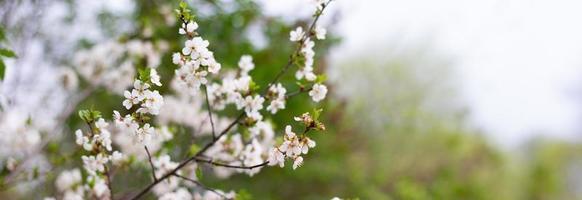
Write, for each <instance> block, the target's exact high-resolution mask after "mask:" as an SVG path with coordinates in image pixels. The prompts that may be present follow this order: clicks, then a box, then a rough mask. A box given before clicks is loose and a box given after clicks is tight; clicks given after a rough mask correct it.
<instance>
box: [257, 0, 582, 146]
mask: <svg viewBox="0 0 582 200" xmlns="http://www.w3.org/2000/svg"><path fill="white" fill-rule="evenodd" d="M305 2H308V0H303V1H302V0H298V1H267V3H266V6H265V7H266V8H267V10H268V11H269V12H272V13H283V14H284V15H295V16H301V15H303V16H306V15H308V13H309V11H308V10H306V9H305V6H304V5H300V4H305ZM334 3H335V4H336V5H334V6H336V7H338V8H335V9H336V11H340V13H341V20H340V21H339V23H338V24H336V25H335V26H336V27H334V28H333V29H334V30H335V31H336V32H337V33H339V34H340V35H341V36H342V37H343V43H342V44H341V46H340V47H338V48H336V50H335V51H336V52H334V54H333V55H334V57H336V58H341V57H346V56H349V55H353V54H354V53H356V52H362V51H366V50H369V49H370V48H371V47H372V46H374V45H378V44H380V45H404V46H407V45H410V46H417V45H424V44H426V43H429V44H430V45H431V49H433V50H436V51H439V55H440V54H444V55H448V56H449V57H450V58H451V59H452V61H453V63H454V66H453V67H454V70H455V71H456V72H457V73H456V74H457V76H458V77H457V78H458V79H459V80H460V81H458V82H460V83H461V84H460V86H459V89H460V90H461V93H462V98H464V100H465V102H466V103H467V104H468V106H469V109H470V118H471V121H472V122H473V123H474V124H475V126H476V127H478V128H480V129H482V130H484V132H485V133H487V137H490V138H492V139H493V141H494V142H495V143H498V144H500V145H502V146H505V147H510V148H511V147H516V146H519V145H522V144H524V143H525V142H527V141H528V140H530V139H531V138H533V137H536V136H541V137H552V138H560V139H564V140H578V139H579V136H578V135H580V132H579V131H577V129H580V128H582V126H581V125H580V124H581V123H579V122H578V121H580V120H582V118H581V116H582V115H580V114H581V112H580V111H582V98H581V96H582V81H581V80H582V23H579V19H582V12H580V10H582V2H581V1H567V0H554V1H543V0H482V1H472V0H464V1H461V0H441V1H431V0H407V1H401V0H399V1H397V0H363V1H348V0H337V1H336V2H334ZM304 13H307V14H304Z"/></svg>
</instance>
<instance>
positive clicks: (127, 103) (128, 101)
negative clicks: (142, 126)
mask: <svg viewBox="0 0 582 200" xmlns="http://www.w3.org/2000/svg"><path fill="white" fill-rule="evenodd" d="M123 96H124V97H125V100H124V101H123V106H124V107H125V108H126V109H128V110H129V109H130V108H131V107H132V106H133V105H134V104H139V102H140V101H141V100H142V98H143V96H141V95H140V92H139V91H137V90H133V91H131V92H129V91H127V90H126V91H125V92H123Z"/></svg>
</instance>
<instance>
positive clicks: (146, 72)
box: [138, 67, 151, 83]
mask: <svg viewBox="0 0 582 200" xmlns="http://www.w3.org/2000/svg"><path fill="white" fill-rule="evenodd" d="M138 73H139V80H140V81H142V82H144V83H149V82H150V80H151V79H150V73H151V70H150V69H149V68H146V67H144V68H140V69H139V70H138Z"/></svg>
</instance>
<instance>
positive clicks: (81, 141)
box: [75, 129, 89, 145]
mask: <svg viewBox="0 0 582 200" xmlns="http://www.w3.org/2000/svg"><path fill="white" fill-rule="evenodd" d="M75 136H76V138H77V139H76V140H75V143H77V145H83V144H84V143H85V142H87V140H89V139H88V138H87V137H85V136H84V135H83V131H81V129H77V130H76V131H75Z"/></svg>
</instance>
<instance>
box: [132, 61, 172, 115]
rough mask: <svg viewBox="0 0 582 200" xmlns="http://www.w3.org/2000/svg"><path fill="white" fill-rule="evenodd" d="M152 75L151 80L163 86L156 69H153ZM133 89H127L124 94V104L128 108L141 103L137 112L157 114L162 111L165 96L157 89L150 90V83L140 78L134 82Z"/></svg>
mask: <svg viewBox="0 0 582 200" xmlns="http://www.w3.org/2000/svg"><path fill="white" fill-rule="evenodd" d="M151 71H152V73H151V74H152V76H151V78H152V79H151V81H152V83H154V84H155V85H157V86H161V85H162V84H161V83H160V80H159V79H160V77H159V76H158V75H157V73H155V71H156V70H155V69H151ZM133 87H134V88H133V90H132V91H131V92H129V91H127V90H126V91H125V92H124V93H123V96H124V97H125V100H124V101H123V106H124V107H125V108H126V109H128V110H129V109H131V107H133V105H140V108H138V109H137V111H136V112H137V113H142V114H148V113H149V114H152V115H157V114H159V113H160V107H161V106H162V105H163V104H164V98H163V97H162V95H160V92H158V91H157V90H154V91H151V90H149V88H150V85H149V84H148V83H143V82H141V81H140V80H135V82H134V83H133Z"/></svg>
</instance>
